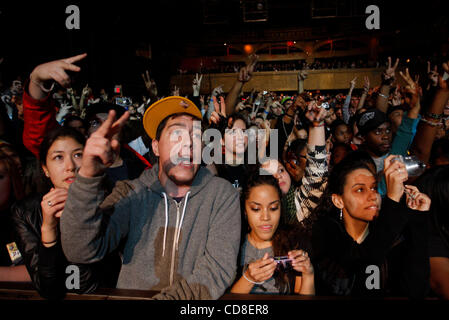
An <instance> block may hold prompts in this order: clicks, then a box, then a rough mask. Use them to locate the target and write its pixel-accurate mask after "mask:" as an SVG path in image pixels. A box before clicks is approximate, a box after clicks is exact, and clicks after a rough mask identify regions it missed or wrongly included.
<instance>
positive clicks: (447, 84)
mask: <svg viewBox="0 0 449 320" xmlns="http://www.w3.org/2000/svg"><path fill="white" fill-rule="evenodd" d="M448 63H449V62H448ZM448 63H444V64H443V69H444V71H445V72H447V73H449V66H448ZM448 100H449V81H448V79H446V80H443V77H442V76H439V77H438V89H437V91H436V93H435V96H434V98H433V101H432V104H431V105H430V107H429V108H428V110H427V112H426V113H425V114H424V116H423V119H422V121H420V123H419V125H418V129H417V133H416V136H415V139H414V141H413V144H412V147H411V151H412V153H413V154H415V155H416V156H417V157H418V158H419V159H420V160H421V161H423V162H424V163H428V162H429V159H430V151H431V150H432V144H433V141H434V140H435V135H436V131H437V126H438V125H440V123H441V117H442V114H443V110H444V106H445V105H446V104H447V102H448Z"/></svg>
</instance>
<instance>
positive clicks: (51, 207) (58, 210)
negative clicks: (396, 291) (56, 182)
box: [41, 188, 68, 247]
mask: <svg viewBox="0 0 449 320" xmlns="http://www.w3.org/2000/svg"><path fill="white" fill-rule="evenodd" d="M67 195H68V191H67V190H66V189H63V188H51V190H50V192H48V193H47V194H46V195H44V196H43V198H42V201H41V209H42V226H41V238H42V241H43V242H44V246H46V247H50V246H52V245H55V244H56V241H57V239H58V222H59V218H60V217H61V214H62V211H63V210H64V207H65V201H66V200H67Z"/></svg>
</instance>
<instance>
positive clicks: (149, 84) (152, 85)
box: [142, 70, 157, 97]
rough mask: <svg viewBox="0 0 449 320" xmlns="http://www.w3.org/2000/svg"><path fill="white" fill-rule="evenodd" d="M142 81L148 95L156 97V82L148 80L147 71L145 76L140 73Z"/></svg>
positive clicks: (148, 74)
mask: <svg viewBox="0 0 449 320" xmlns="http://www.w3.org/2000/svg"><path fill="white" fill-rule="evenodd" d="M142 79H143V82H144V83H145V88H147V91H148V93H149V94H150V95H152V96H155V97H157V87H156V82H155V81H154V80H153V79H151V78H150V73H149V71H148V70H147V71H146V72H145V74H143V73H142Z"/></svg>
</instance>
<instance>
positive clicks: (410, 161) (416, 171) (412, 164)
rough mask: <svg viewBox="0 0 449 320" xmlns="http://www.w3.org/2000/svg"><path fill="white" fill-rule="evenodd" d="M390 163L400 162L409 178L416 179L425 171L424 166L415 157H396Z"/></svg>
mask: <svg viewBox="0 0 449 320" xmlns="http://www.w3.org/2000/svg"><path fill="white" fill-rule="evenodd" d="M391 161H400V162H402V163H403V164H404V165H405V169H406V170H407V174H408V176H409V177H418V176H420V175H421V174H423V173H424V171H425V170H426V164H425V163H423V162H422V161H420V160H419V159H418V158H417V157H416V156H401V155H399V156H396V157H394V158H393V159H392V160H391Z"/></svg>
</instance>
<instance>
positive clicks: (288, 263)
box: [273, 256, 292, 269]
mask: <svg viewBox="0 0 449 320" xmlns="http://www.w3.org/2000/svg"><path fill="white" fill-rule="evenodd" d="M273 259H274V262H276V264H277V266H278V268H281V269H289V268H291V267H292V259H289V258H288V256H278V257H273Z"/></svg>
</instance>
